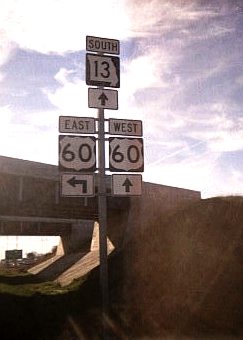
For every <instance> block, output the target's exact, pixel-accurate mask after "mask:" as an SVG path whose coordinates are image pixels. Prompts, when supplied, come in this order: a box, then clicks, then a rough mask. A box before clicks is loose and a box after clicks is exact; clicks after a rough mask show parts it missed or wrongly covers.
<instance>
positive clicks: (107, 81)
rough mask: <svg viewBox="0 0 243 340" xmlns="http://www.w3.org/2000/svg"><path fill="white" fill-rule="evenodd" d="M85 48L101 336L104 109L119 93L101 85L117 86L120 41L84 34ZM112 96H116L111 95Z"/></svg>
mask: <svg viewBox="0 0 243 340" xmlns="http://www.w3.org/2000/svg"><path fill="white" fill-rule="evenodd" d="M86 49H87V50H88V51H92V52H96V54H90V53H87V54H86V84H87V85H91V86H98V88H89V96H88V97H89V98H88V99H89V100H88V101H89V107H97V108H98V213H99V244H100V247H99V248H100V286H101V295H102V321H103V332H104V333H103V336H104V338H106V325H105V319H106V316H107V314H108V307H109V294H108V292H109V290H108V260H107V198H106V181H105V176H106V173H105V168H106V166H105V117H104V109H105V108H108V109H117V108H118V94H117V92H115V91H111V90H107V89H106V90H105V89H104V87H120V59H119V57H114V56H108V55H104V53H108V54H119V50H120V48H119V41H118V40H113V39H104V38H98V37H95V38H94V37H86ZM114 97H115V98H114Z"/></svg>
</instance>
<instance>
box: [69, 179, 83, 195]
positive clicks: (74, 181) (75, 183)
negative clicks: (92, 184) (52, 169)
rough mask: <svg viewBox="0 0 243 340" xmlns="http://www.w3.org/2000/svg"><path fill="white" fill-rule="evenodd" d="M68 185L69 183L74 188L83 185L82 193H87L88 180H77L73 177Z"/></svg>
mask: <svg viewBox="0 0 243 340" xmlns="http://www.w3.org/2000/svg"><path fill="white" fill-rule="evenodd" d="M67 183H69V184H70V185H71V186H72V187H74V188H75V187H76V185H82V187H83V188H82V192H83V193H84V194H86V193H87V180H86V179H76V177H75V176H73V177H72V178H70V179H69V180H68V181H67Z"/></svg>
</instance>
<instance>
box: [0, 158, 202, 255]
mask: <svg viewBox="0 0 243 340" xmlns="http://www.w3.org/2000/svg"><path fill="white" fill-rule="evenodd" d="M106 181H107V192H108V194H109V193H110V191H111V190H110V177H109V176H107V178H106ZM200 197H201V195H200V192H198V191H192V190H186V189H180V188H173V187H168V186H164V185H157V184H152V183H145V182H143V186H142V196H141V197H130V198H129V197H112V196H108V198H107V201H108V202H107V206H108V228H107V229H108V237H109V238H110V240H111V241H112V243H113V244H114V245H115V247H121V246H122V244H123V242H124V241H125V240H126V239H128V238H129V233H130V230H132V229H133V230H134V229H135V230H136V229H137V228H138V229H139V230H141V229H143V228H144V226H146V223H147V222H148V221H149V220H150V219H151V218H153V216H154V215H155V213H156V211H158V209H159V210H160V211H161V210H164V211H165V210H168V209H171V208H174V207H176V206H178V205H179V204H182V203H185V202H188V201H192V200H199V199H200ZM97 203H98V202H97V197H90V198H82V197H80V198H77V197H60V195H59V171H58V167H57V166H54V165H49V164H43V163H38V162H32V161H26V160H21V159H15V158H10V157H4V156H0V235H26V236H27V235H46V236H50V235H60V236H61V240H62V245H63V247H64V252H65V253H66V254H67V253H72V252H75V251H78V250H79V249H80V247H81V246H82V245H83V244H85V243H87V242H88V243H91V238H92V233H93V226H94V221H97V220H98V205H97Z"/></svg>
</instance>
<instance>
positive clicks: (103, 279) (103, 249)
mask: <svg viewBox="0 0 243 340" xmlns="http://www.w3.org/2000/svg"><path fill="white" fill-rule="evenodd" d="M98 127H99V129H98V150H99V153H98V161H99V173H98V213H99V244H100V247H99V248H100V287H101V295H102V321H103V331H104V334H105V317H106V315H107V314H108V306H109V294H108V261H107V232H106V229H107V228H106V225H107V201H106V182H105V118H104V109H98Z"/></svg>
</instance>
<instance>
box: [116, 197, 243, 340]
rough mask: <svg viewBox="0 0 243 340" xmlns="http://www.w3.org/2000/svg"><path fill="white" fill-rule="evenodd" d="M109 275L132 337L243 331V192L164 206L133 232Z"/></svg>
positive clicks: (230, 334) (224, 334)
mask: <svg viewBox="0 0 243 340" xmlns="http://www.w3.org/2000/svg"><path fill="white" fill-rule="evenodd" d="M118 266H119V270H118ZM121 269H123V270H121ZM118 272H119V279H118V277H116V275H117V274H118ZM110 276H111V283H112V280H115V279H118V280H116V281H117V282H116V287H114V286H113V295H112V296H113V299H114V300H113V303H114V305H117V304H118V314H119V318H120V319H121V323H122V325H123V326H124V327H125V328H126V329H127V332H128V334H129V338H131V339H133V338H138V339H139V338H142V337H148V338H149V339H150V338H152V339H174V338H175V337H179V339H184V338H187V339H188V338H189V339H195V338H196V339H208V338H210V339H231V338H242V337H243V198H242V197H225V198H212V199H206V200H201V201H199V202H196V203H194V204H191V205H190V206H188V207H185V208H183V209H181V210H177V211H176V212H174V213H170V214H169V213H168V214H166V215H165V214H162V213H161V214H159V213H158V216H157V217H154V219H153V220H151V222H150V224H149V225H147V226H146V228H144V230H143V231H141V232H139V231H138V230H136V231H134V233H133V235H132V238H131V239H130V241H129V243H128V244H127V245H126V246H125V247H124V249H123V251H122V254H121V255H120V256H119V257H118V258H117V260H115V259H114V260H112V262H111V265H110ZM117 287H118V288H117ZM111 288H112V285H111Z"/></svg>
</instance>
